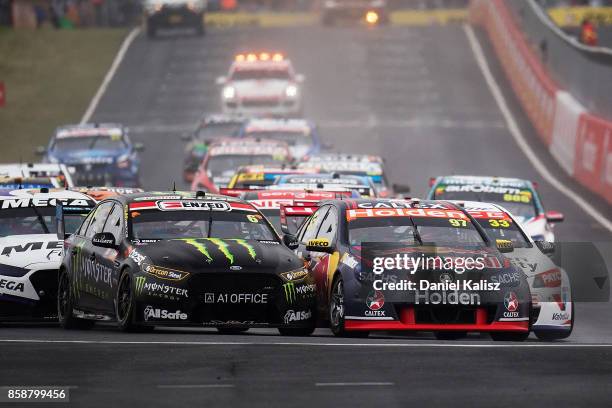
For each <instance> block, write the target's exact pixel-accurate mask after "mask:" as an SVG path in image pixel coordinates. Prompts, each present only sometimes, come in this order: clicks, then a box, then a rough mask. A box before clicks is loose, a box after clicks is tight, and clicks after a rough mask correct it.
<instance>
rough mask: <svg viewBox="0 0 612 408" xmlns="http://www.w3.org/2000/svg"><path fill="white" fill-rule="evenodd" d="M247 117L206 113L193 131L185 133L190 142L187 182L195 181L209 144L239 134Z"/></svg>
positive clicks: (187, 148)
mask: <svg viewBox="0 0 612 408" xmlns="http://www.w3.org/2000/svg"><path fill="white" fill-rule="evenodd" d="M244 121H245V119H244V118H243V117H241V116H233V115H222V114H218V115H206V116H204V117H203V118H202V119H201V120H200V122H199V123H198V127H197V128H196V129H195V131H194V132H193V133H185V134H184V135H183V137H182V138H183V140H184V141H186V142H189V143H188V144H187V146H185V160H184V164H183V178H184V179H185V181H186V182H188V183H191V182H192V181H193V176H194V174H195V173H196V172H197V171H198V167H199V166H200V164H201V163H202V160H203V159H204V156H206V152H207V151H208V146H209V145H210V143H211V142H213V141H214V140H216V139H219V138H223V137H232V136H238V132H239V131H240V128H241V127H242V125H243V124H244Z"/></svg>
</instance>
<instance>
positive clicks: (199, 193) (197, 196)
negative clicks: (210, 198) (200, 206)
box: [195, 190, 206, 198]
mask: <svg viewBox="0 0 612 408" xmlns="http://www.w3.org/2000/svg"><path fill="white" fill-rule="evenodd" d="M195 196H196V198H204V197H206V192H205V191H202V190H198V191H196V195H195Z"/></svg>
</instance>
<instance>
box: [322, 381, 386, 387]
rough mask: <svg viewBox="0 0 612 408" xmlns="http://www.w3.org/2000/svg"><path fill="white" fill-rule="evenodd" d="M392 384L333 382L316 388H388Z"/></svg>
mask: <svg viewBox="0 0 612 408" xmlns="http://www.w3.org/2000/svg"><path fill="white" fill-rule="evenodd" d="M393 385H395V383H392V382H331V383H315V387H388V386H393Z"/></svg>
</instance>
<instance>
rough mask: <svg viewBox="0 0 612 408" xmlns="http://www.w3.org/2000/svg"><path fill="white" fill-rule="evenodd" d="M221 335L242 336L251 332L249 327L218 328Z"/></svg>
mask: <svg viewBox="0 0 612 408" xmlns="http://www.w3.org/2000/svg"><path fill="white" fill-rule="evenodd" d="M217 330H218V331H219V333H220V334H240V333H245V332H247V331H249V328H248V327H217Z"/></svg>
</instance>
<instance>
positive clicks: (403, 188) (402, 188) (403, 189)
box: [393, 184, 410, 194]
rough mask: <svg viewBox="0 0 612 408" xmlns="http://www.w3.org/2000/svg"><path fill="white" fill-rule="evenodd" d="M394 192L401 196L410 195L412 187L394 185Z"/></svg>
mask: <svg viewBox="0 0 612 408" xmlns="http://www.w3.org/2000/svg"><path fill="white" fill-rule="evenodd" d="M393 191H395V192H396V193H400V194H405V193H409V192H410V186H409V185H406V184H393Z"/></svg>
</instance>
